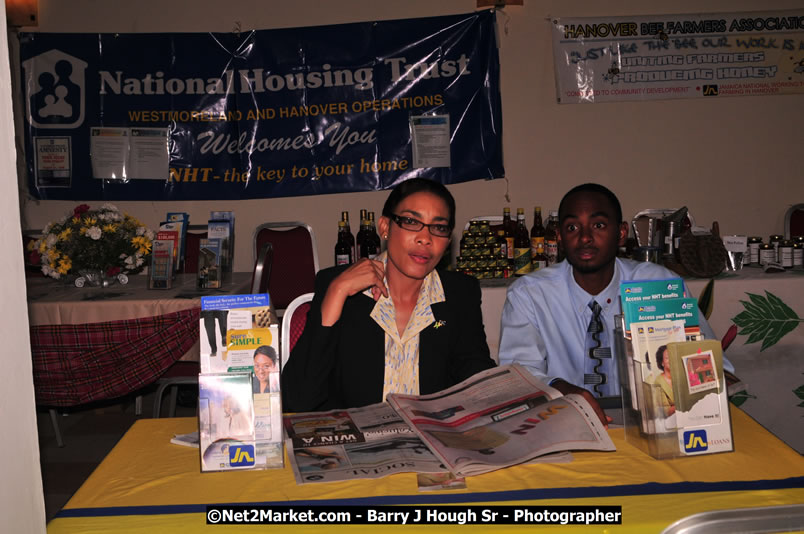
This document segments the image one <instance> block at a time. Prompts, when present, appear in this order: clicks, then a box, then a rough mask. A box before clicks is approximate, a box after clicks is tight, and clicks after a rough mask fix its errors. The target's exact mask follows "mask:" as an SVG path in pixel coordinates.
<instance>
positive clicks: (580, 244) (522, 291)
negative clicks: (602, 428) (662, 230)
mask: <svg viewBox="0 0 804 534" xmlns="http://www.w3.org/2000/svg"><path fill="white" fill-rule="evenodd" d="M558 218H559V241H560V243H561V245H562V246H563V249H564V252H565V254H566V260H564V261H562V262H560V263H558V264H556V265H553V266H551V267H549V268H547V269H541V270H539V271H536V272H534V273H531V274H529V275H527V276H523V277H522V278H520V279H519V280H517V281H516V282H515V283H514V284H513V285H511V287H510V288H509V289H508V293H507V297H506V301H505V306H504V307H503V312H502V333H501V337H500V364H501V365H505V364H509V363H518V364H520V365H523V366H524V367H526V368H527V369H528V370H529V371H530V372H531V373H532V374H533V375H535V376H536V377H538V378H541V379H543V380H544V381H546V382H548V383H550V385H552V386H553V387H554V388H556V389H558V390H559V391H561V392H562V393H564V394H567V393H577V394H581V395H583V396H584V397H585V398H586V399H587V400H588V401H590V404H591V405H592V407H593V408H595V411H596V412H597V413H598V416H599V417H600V418H601V420H602V421H603V422H604V424H605V423H606V417H605V416H604V414H603V411H602V410H601V409H600V406H599V405H598V403H597V402H596V401H595V400H594V396H593V394H592V392H593V391H594V384H595V383H596V382H597V384H598V388H597V392H596V395H598V396H599V395H601V394H602V395H603V396H619V395H620V382H619V379H618V376H617V364H616V361H615V360H614V358H613V355H612V357H609V358H606V357H603V358H600V359H593V358H591V357H590V356H589V354H588V348H587V336H588V334H587V329H588V327H589V323H590V321H591V319H592V316H593V312H592V309H591V307H590V305H592V301H593V300H594V301H595V302H597V304H598V305H599V306H600V308H601V313H600V319H601V322H602V324H603V334H602V336H603V337H602V339H603V340H604V344H602V346H603V347H612V346H613V340H614V337H613V336H614V316H615V315H617V314H620V313H622V312H621V307H620V298H619V289H620V281H622V280H660V279H666V278H676V277H678V275H677V274H675V273H673V272H671V271H669V270H668V269H666V268H664V267H662V266H660V265H656V264H654V263H650V262H636V261H633V260H626V259H621V258H618V257H617V251H618V249H619V247H620V246H621V245H623V244H624V243H625V239H626V238H627V237H628V224H627V223H626V222H623V220H622V209H621V208H620V202H619V200H617V197H616V196H615V195H614V193H612V192H611V191H610V190H609V189H607V188H605V187H603V186H601V185H598V184H583V185H580V186H577V187H575V188H573V189H572V190H571V191H569V192H568V193H567V194H566V195H565V196H564V198H563V199H562V200H561V204H560V205H559V209H558ZM700 326H701V331H702V332H703V334H704V336H705V337H706V338H709V339H714V338H715V335H714V333H713V332H712V329H711V328H710V326H709V324H708V323H707V322H706V320H705V319H704V318H703V316H702V315H701V316H700ZM724 366H725V367H726V368H727V369H728V370H730V371H733V368H732V366H731V364H730V363H728V362H726V361H725V360H724ZM584 388H587V389H584Z"/></svg>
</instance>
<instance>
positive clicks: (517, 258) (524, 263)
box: [514, 208, 531, 276]
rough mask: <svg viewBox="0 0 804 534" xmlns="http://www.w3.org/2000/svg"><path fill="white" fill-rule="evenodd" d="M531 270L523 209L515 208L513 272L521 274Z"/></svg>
mask: <svg viewBox="0 0 804 534" xmlns="http://www.w3.org/2000/svg"><path fill="white" fill-rule="evenodd" d="M530 271H531V262H530V234H529V233H528V227H527V226H525V210H524V209H523V208H517V209H516V230H515V231H514V274H515V275H516V276H522V275H525V274H528V273H529V272H530Z"/></svg>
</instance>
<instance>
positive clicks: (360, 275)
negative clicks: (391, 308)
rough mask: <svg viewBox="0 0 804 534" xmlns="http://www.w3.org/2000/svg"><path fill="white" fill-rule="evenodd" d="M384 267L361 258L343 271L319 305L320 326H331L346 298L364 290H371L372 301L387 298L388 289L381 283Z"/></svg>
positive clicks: (335, 320)
mask: <svg viewBox="0 0 804 534" xmlns="http://www.w3.org/2000/svg"><path fill="white" fill-rule="evenodd" d="M383 278H385V267H384V265H383V263H382V262H380V261H377V260H370V259H368V258H362V259H360V260H358V261H357V263H355V264H354V265H352V266H351V267H349V268H348V269H346V270H345V271H343V272H342V273H341V274H340V275H338V277H337V278H335V280H333V281H332V283H331V284H330V285H329V288H328V289H327V294H326V295H325V296H324V301H323V302H322V303H321V324H322V326H332V325H334V324H335V323H336V322H338V319H340V317H341V312H342V311H343V304H344V303H345V302H346V299H347V298H348V297H351V296H352V295H356V294H357V293H360V292H361V291H364V290H366V289H371V295H372V296H373V297H374V300H378V299H379V298H380V295H383V296H385V297H388V288H387V287H386V286H385V282H384V281H383Z"/></svg>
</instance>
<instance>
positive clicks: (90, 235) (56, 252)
mask: <svg viewBox="0 0 804 534" xmlns="http://www.w3.org/2000/svg"><path fill="white" fill-rule="evenodd" d="M153 238H154V233H153V232H152V231H151V230H149V229H147V228H146V227H145V226H144V225H143V224H142V223H141V222H140V221H138V220H137V219H135V218H134V217H131V216H130V215H128V214H125V213H121V212H120V210H118V209H117V207H115V206H113V205H111V204H104V205H103V206H101V207H100V209H97V210H91V209H90V208H89V206H88V205H86V204H81V205H80V206H77V207H76V208H75V209H74V210H73V213H72V214H71V215H67V216H65V217H64V218H62V220H61V221H58V222H51V223H49V224H48V225H47V226H46V227H45V230H44V235H43V236H42V238H41V239H38V240H36V241H33V242H32V243H31V245H30V247H31V251H30V256H31V257H30V258H29V259H30V261H31V263H32V264H34V265H36V264H40V265H41V267H42V272H43V273H44V274H45V275H46V276H50V277H51V278H56V279H59V278H61V277H62V276H65V275H69V274H74V273H78V272H79V271H82V270H98V271H101V272H102V273H103V274H104V275H105V276H108V277H114V276H117V275H118V274H121V273H122V274H136V273H138V272H140V271H142V269H143V268H144V267H145V266H146V265H147V261H148V258H149V256H150V254H151V241H152V240H153Z"/></svg>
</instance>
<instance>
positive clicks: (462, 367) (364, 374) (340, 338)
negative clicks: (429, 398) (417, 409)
mask: <svg viewBox="0 0 804 534" xmlns="http://www.w3.org/2000/svg"><path fill="white" fill-rule="evenodd" d="M344 269H345V267H332V268H329V269H324V270H322V271H320V272H319V273H318V275H317V276H316V283H315V297H314V298H313V301H312V303H311V307H310V311H309V313H308V315H307V323H306V325H305V328H304V332H303V333H302V335H301V337H300V338H299V340H298V342H297V343H296V345H295V346H294V347H293V351H292V352H291V355H290V358H289V360H288V361H287V362H286V364H285V365H284V367H283V369H282V400H283V410H284V411H293V412H309V411H317V410H328V409H335V408H353V407H358V406H366V405H368V404H373V403H376V402H381V401H382V390H383V381H384V379H385V331H384V330H383V329H382V328H380V326H379V325H378V324H377V323H376V322H375V321H374V319H372V318H371V316H370V315H369V314H370V313H371V310H372V309H373V308H374V304H375V302H374V299H372V298H371V297H367V296H366V295H364V294H363V293H358V294H356V295H353V296H351V297H348V298H347V299H346V302H345V303H344V306H343V312H342V313H341V317H340V319H339V320H338V322H337V323H335V324H334V325H332V326H331V327H324V326H321V303H322V301H323V300H324V295H325V294H326V291H327V288H328V287H329V284H330V283H331V282H332V280H334V279H335V277H336V276H338V275H339V274H340V273H342V272H343V271H344ZM438 274H439V276H440V277H441V285H442V286H443V287H444V296H445V297H446V301H445V302H439V303H437V304H434V305H433V306H432V310H433V315H434V316H435V322H434V323H432V324H430V325H429V326H428V327H427V328H425V329H424V330H422V331H421V332H420V333H419V336H420V337H419V341H420V342H419V393H421V394H422V395H424V394H427V393H435V392H436V391H440V390H442V389H444V388H447V387H449V386H452V385H454V384H456V383H458V382H460V381H461V380H464V379H466V378H468V377H470V376H472V375H473V374H475V373H478V372H480V371H483V370H485V369H488V368H490V367H493V366H494V365H495V363H494V361H493V360H492V359H491V358H490V357H489V347H488V344H487V343H486V332H485V330H484V329H483V316H482V312H481V310H480V286H479V285H478V283H477V280H475V279H474V278H472V277H469V276H466V275H464V274H461V273H456V272H449V271H438Z"/></svg>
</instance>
